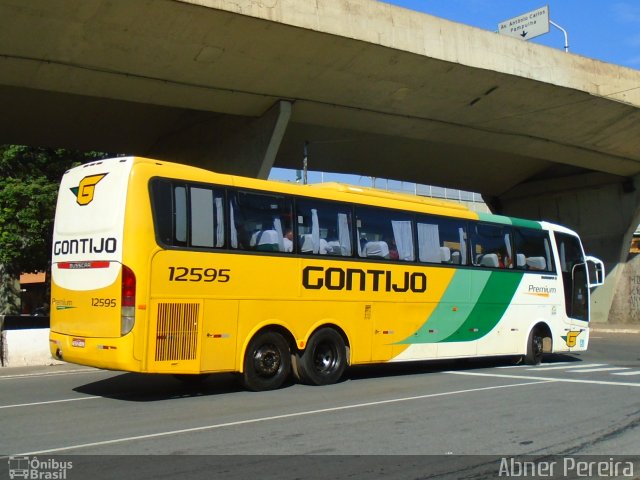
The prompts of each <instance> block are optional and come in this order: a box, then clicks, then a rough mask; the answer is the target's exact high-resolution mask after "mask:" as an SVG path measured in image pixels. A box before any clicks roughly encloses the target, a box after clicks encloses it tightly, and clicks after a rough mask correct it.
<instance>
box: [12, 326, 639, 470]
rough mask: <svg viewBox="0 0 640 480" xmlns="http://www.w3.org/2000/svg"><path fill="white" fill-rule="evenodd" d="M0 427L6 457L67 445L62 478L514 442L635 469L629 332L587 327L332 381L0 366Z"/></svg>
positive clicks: (633, 357)
mask: <svg viewBox="0 0 640 480" xmlns="http://www.w3.org/2000/svg"><path fill="white" fill-rule="evenodd" d="M0 427H1V430H0V432H1V436H0V455H3V456H5V457H4V458H5V460H6V461H7V462H8V461H9V457H13V458H14V463H13V464H11V463H8V464H7V465H9V466H11V465H13V466H15V465H16V464H15V461H16V460H15V458H16V456H21V457H29V458H30V459H33V458H34V457H36V458H39V459H40V460H39V461H42V462H44V461H45V460H46V459H51V460H52V461H53V460H56V461H58V462H61V461H63V460H64V459H68V460H69V461H70V462H72V463H73V468H71V469H69V470H68V471H67V472H66V477H65V478H66V479H69V480H73V479H75V478H86V477H87V476H88V475H90V476H91V478H116V477H117V475H116V474H119V475H122V474H125V473H127V472H135V473H136V475H135V477H134V476H132V477H131V478H176V477H177V478H225V479H227V478H250V477H251V476H256V475H259V476H260V478H261V479H264V478H291V479H295V478H300V479H303V478H324V479H327V478H350V479H359V478H363V479H364V478H489V477H491V476H493V474H494V473H496V472H497V469H498V468H500V462H501V461H502V458H506V457H508V458H519V457H518V456H521V455H528V456H530V457H527V458H529V459H531V458H534V459H541V458H542V459H544V458H547V459H548V458H552V459H557V458H560V459H562V458H567V457H570V458H573V457H574V456H575V457H576V458H585V459H589V458H596V459H598V458H600V459H604V460H603V461H605V462H609V463H612V462H617V461H622V459H624V458H627V456H635V457H633V461H635V462H636V463H635V468H636V470H635V471H634V477H636V476H640V334H612V333H597V332H595V333H593V334H592V340H591V345H590V350H589V351H588V352H585V353H583V354H580V355H553V356H549V357H548V358H546V359H545V362H544V363H543V364H542V365H541V366H538V367H529V366H521V365H516V366H513V365H511V364H510V363H509V362H507V361H506V360H504V359H493V360H474V361H466V362H448V363H420V364H415V363H414V364H395V365H384V366H376V367H366V368H365V367H360V368H355V369H352V370H350V371H349V372H348V374H347V376H346V378H345V380H344V381H343V382H341V383H339V384H336V385H332V386H327V387H309V386H302V385H290V386H287V387H286V388H283V389H281V390H278V391H274V392H262V393H252V392H247V391H244V390H242V389H241V388H240V387H239V386H238V383H237V382H236V380H235V378H234V377H232V376H230V375H221V376H212V377H209V378H208V379H207V380H205V381H204V382H203V383H202V384H200V385H197V386H188V385H185V384H183V383H181V382H180V381H178V380H176V379H174V378H172V377H170V376H145V375H139V374H131V373H119V372H108V371H101V370H93V369H89V368H85V367H78V366H73V365H64V366H51V367H39V368H35V367H31V368H12V369H3V370H1V371H0ZM111 455H113V456H111ZM150 455H151V456H150ZM156 455H158V456H156ZM169 455H171V456H169ZM176 455H178V456H176ZM192 455H195V456H192ZM585 455H601V456H603V457H581V456H585ZM557 456H559V457H557ZM611 458H612V459H613V460H607V459H611ZM5 460H0V478H8V474H9V468H6V469H5V468H4V467H3V465H2V463H4V461H5ZM585 461H586V460H585ZM49 467H51V468H53V469H55V468H58V467H59V464H55V463H49V464H44V466H42V465H41V466H40V470H42V469H45V470H46V469H47V468H49ZM554 473H555V472H554ZM634 477H631V478H634ZM558 478H560V477H558ZM623 478H624V476H623Z"/></svg>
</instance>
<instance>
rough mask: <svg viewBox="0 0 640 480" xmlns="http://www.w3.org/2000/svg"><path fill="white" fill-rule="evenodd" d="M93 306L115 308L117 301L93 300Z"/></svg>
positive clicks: (108, 299) (109, 299) (111, 299)
mask: <svg viewBox="0 0 640 480" xmlns="http://www.w3.org/2000/svg"><path fill="white" fill-rule="evenodd" d="M91 306H92V307H115V306H116V299H115V298H92V299H91Z"/></svg>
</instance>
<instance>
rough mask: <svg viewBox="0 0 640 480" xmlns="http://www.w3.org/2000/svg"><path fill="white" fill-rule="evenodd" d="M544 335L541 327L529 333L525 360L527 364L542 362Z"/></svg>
mask: <svg viewBox="0 0 640 480" xmlns="http://www.w3.org/2000/svg"><path fill="white" fill-rule="evenodd" d="M543 341H544V336H543V334H542V331H541V330H540V329H539V328H534V329H533V330H531V333H530V334H529V341H528V342H527V353H526V355H525V357H524V362H525V363H526V364H527V365H540V363H541V362H542V351H543Z"/></svg>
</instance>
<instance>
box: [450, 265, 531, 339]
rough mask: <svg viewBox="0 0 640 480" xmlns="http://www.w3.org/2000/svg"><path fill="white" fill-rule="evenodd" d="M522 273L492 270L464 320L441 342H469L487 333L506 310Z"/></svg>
mask: <svg viewBox="0 0 640 480" xmlns="http://www.w3.org/2000/svg"><path fill="white" fill-rule="evenodd" d="M523 275H524V274H523V273H516V272H493V273H491V277H490V278H489V281H488V282H486V284H485V287H484V289H483V290H482V293H481V294H480V297H479V298H478V301H477V302H476V304H475V306H474V307H473V310H472V311H471V313H470V314H469V316H468V317H467V319H466V320H465V322H464V323H463V324H462V325H461V326H460V328H458V329H457V330H456V331H455V332H454V333H453V334H452V335H450V336H449V337H447V338H445V339H444V340H442V341H443V342H470V341H473V340H478V339H479V338H482V337H484V336H485V335H486V334H487V333H489V332H490V331H491V330H493V328H494V327H495V326H496V325H497V324H498V322H499V321H500V319H501V318H502V316H503V315H504V312H506V311H507V308H509V305H510V304H511V300H512V299H513V296H514V295H515V293H516V289H517V288H518V285H520V282H521V281H522V276H523Z"/></svg>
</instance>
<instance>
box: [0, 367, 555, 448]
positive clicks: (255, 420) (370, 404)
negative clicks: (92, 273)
mask: <svg viewBox="0 0 640 480" xmlns="http://www.w3.org/2000/svg"><path fill="white" fill-rule="evenodd" d="M527 380H530V379H527ZM553 381H555V380H554V379H549V378H544V379H542V381H535V382H526V383H514V384H509V385H494V386H491V387H481V388H472V389H466V390H454V391H451V392H442V393H430V394H426V395H417V396H413V397H400V398H392V399H389V400H380V401H377V402H367V403H356V404H352V405H343V406H341V407H331V408H322V409H318V410H307V411H302V412H296V413H285V414H282V415H273V416H270V417H258V418H250V419H247V420H239V421H236V422H228V423H215V424H213V425H205V426H201V427H193V428H184V429H180V430H169V431H166V432H158V433H150V434H147V435H136V436H133V437H122V438H114V439H112V440H103V441H101V442H91V443H80V444H77V445H68V446H66V447H57V448H49V449H47V450H38V451H35V452H26V453H20V454H15V456H17V455H22V456H23V455H41V454H43V453H54V452H64V451H68V450H76V449H80V448H88V447H99V446H103V445H113V444H115V443H124V442H132V441H135V440H147V439H150V438H158V437H168V436H171V435H181V434H184V433H193V432H202V431H206V430H215V429H218V428H225V427H237V426H240V425H250V424H254V423H261V422H270V421H274V420H282V419H285V418H295V417H304V416H307V415H317V414H321V413H331V412H339V411H344V410H353V409H356V408H366V407H375V406H379V405H388V404H392V403H399V402H409V401H412V400H424V399H426V398H437V397H447V396H451V395H461V394H465V393H475V392H484V391H489V390H498V389H501V388H513V387H524V386H528V385H540V384H543V383H548V382H553ZM0 458H7V457H0Z"/></svg>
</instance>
